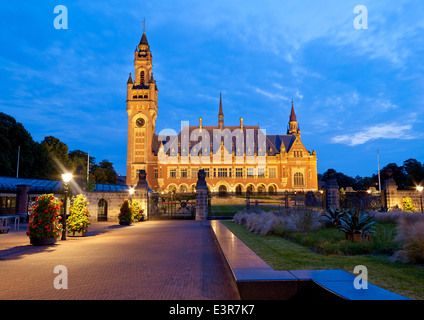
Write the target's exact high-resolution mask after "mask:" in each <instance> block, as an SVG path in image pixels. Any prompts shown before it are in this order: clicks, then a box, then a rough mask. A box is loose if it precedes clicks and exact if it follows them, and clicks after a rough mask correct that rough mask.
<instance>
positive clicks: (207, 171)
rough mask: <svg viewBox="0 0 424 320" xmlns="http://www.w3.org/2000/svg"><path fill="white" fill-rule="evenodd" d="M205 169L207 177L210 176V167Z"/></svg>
mask: <svg viewBox="0 0 424 320" xmlns="http://www.w3.org/2000/svg"><path fill="white" fill-rule="evenodd" d="M203 170H205V175H206V178H209V168H205V169H203Z"/></svg>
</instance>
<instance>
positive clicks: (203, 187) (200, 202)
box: [196, 169, 208, 220]
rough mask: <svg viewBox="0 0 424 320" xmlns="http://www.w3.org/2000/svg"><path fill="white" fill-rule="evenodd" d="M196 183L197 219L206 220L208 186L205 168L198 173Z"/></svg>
mask: <svg viewBox="0 0 424 320" xmlns="http://www.w3.org/2000/svg"><path fill="white" fill-rule="evenodd" d="M197 178H198V180H197V184H196V220H206V219H207V218H208V186H207V184H206V179H205V178H206V173H205V170H203V169H201V170H199V172H198V173H197Z"/></svg>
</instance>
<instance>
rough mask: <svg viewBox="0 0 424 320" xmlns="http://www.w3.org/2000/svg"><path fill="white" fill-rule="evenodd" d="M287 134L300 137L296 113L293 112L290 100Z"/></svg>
mask: <svg viewBox="0 0 424 320" xmlns="http://www.w3.org/2000/svg"><path fill="white" fill-rule="evenodd" d="M287 134H294V135H300V130H299V126H298V124H297V118H296V113H295V112H294V107H293V100H292V106H291V112H290V117H289V127H288V129H287Z"/></svg>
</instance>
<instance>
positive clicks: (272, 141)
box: [152, 126, 296, 155]
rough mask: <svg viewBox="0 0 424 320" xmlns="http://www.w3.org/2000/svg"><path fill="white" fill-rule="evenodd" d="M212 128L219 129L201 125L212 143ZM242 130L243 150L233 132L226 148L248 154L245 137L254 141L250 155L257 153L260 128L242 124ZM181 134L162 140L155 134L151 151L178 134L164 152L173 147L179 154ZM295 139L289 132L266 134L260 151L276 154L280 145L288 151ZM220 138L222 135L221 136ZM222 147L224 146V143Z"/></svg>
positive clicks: (191, 128) (194, 142)
mask: <svg viewBox="0 0 424 320" xmlns="http://www.w3.org/2000/svg"><path fill="white" fill-rule="evenodd" d="M196 129H199V127H197V126H190V127H188V137H187V138H190V137H193V135H192V133H193V131H194V130H196ZM214 129H217V130H219V127H218V126H202V131H203V132H205V131H206V132H207V134H208V135H209V139H210V142H212V143H213V141H214V138H215V139H218V136H217V135H215V136H214V134H216V132H214ZM224 129H229V130H230V131H231V134H232V133H233V131H234V130H235V129H240V127H239V126H226V127H225V128H224ZM243 130H244V132H246V134H243V141H242V143H243V144H244V149H245V150H243V149H242V148H243V145H241V146H238V142H237V137H236V136H234V134H232V137H231V140H232V146H231V148H232V149H231V150H228V152H229V153H231V152H232V151H234V152H235V155H238V153H237V152H241V154H242V153H243V151H246V154H247V155H248V152H249V149H248V146H247V139H249V140H248V141H254V146H253V150H250V152H251V155H253V154H254V153H256V154H259V152H258V145H259V143H258V131H259V130H260V128H259V127H258V126H244V127H243ZM261 132H262V131H261ZM249 133H253V140H251V139H252V137H248V134H249ZM182 134H183V131H181V132H179V133H178V135H174V136H168V137H167V139H166V140H164V141H159V136H158V135H155V136H154V137H153V141H152V151H153V153H154V154H155V155H158V151H159V148H160V145H161V144H163V145H165V143H166V142H168V143H169V142H171V141H173V140H174V139H175V138H177V136H178V142H179V143H180V145H178V144H177V143H178V142H177V143H176V144H175V145H172V142H171V144H169V145H170V146H171V147H170V148H169V149H168V150H167V152H166V153H167V154H168V155H170V154H171V150H172V149H173V152H174V153H172V154H176V153H177V152H178V153H179V154H180V155H181V154H183V153H182V151H184V146H182V145H181V141H182ZM259 134H260V133H259ZM295 139H296V137H295V136H294V135H292V134H289V135H266V137H265V150H261V151H262V152H268V155H276V154H279V153H280V148H281V146H283V147H284V150H285V151H286V152H288V151H289V150H290V148H291V146H292V144H293V142H294V140H295ZM221 140H222V136H221ZM200 141H201V138H200V137H198V140H197V141H190V145H189V150H185V152H190V151H191V148H192V147H194V146H195V145H197V144H198V143H199V142H200ZM240 142H241V141H240ZM173 147H174V148H173ZM182 147H183V149H182ZM224 147H225V145H224ZM212 148H213V146H212ZM199 151H200V150H199ZM211 151H213V150H211Z"/></svg>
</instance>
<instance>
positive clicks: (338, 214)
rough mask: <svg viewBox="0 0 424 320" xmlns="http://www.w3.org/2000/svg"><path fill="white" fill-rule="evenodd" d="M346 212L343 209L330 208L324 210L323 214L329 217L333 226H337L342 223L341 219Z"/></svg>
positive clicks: (329, 221) (328, 219)
mask: <svg viewBox="0 0 424 320" xmlns="http://www.w3.org/2000/svg"><path fill="white" fill-rule="evenodd" d="M345 214H346V212H345V211H343V210H340V209H333V208H329V209H328V210H327V212H323V213H322V214H321V215H322V216H323V217H325V218H327V221H328V223H329V224H330V225H331V226H332V227H337V226H339V225H340V221H341V219H342V218H343V216H344V215H345Z"/></svg>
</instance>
